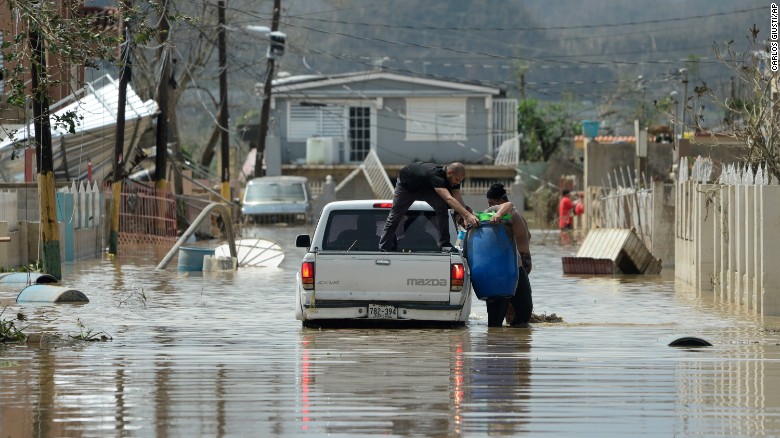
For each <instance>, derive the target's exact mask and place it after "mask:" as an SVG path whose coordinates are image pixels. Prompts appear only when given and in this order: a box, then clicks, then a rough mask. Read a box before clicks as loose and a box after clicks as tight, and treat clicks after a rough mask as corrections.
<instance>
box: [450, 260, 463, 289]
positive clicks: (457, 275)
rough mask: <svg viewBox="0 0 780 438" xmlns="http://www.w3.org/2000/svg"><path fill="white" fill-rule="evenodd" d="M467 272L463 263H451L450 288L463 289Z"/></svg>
mask: <svg viewBox="0 0 780 438" xmlns="http://www.w3.org/2000/svg"><path fill="white" fill-rule="evenodd" d="M465 277H466V272H465V271H464V269H463V263H453V264H451V265H450V290H451V291H452V292H460V291H461V290H463V279H464V278H465Z"/></svg>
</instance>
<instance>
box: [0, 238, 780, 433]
mask: <svg viewBox="0 0 780 438" xmlns="http://www.w3.org/2000/svg"><path fill="white" fill-rule="evenodd" d="M253 231H254V234H253V235H254V236H257V237H263V238H267V239H269V240H273V241H276V242H277V243H279V244H280V245H281V246H282V248H284V249H285V252H286V257H285V259H284V261H283V262H282V264H281V265H280V266H279V268H247V269H239V270H238V271H237V272H235V273H228V274H224V273H219V274H201V273H195V274H186V273H179V272H177V270H176V264H175V261H174V262H173V263H171V264H170V265H169V267H168V269H166V270H165V271H155V266H156V264H157V263H158V262H159V261H160V260H161V259H162V258H163V257H164V255H165V252H166V251H165V250H155V249H154V248H152V247H145V248H132V249H130V248H127V247H123V248H121V249H123V250H124V251H123V253H122V254H121V255H120V257H119V258H118V260H113V261H111V260H107V259H106V260H97V261H86V262H79V263H77V264H75V265H65V266H64V267H63V276H64V278H65V281H64V283H65V285H66V286H71V287H75V288H78V289H80V290H82V291H83V292H85V293H86V294H87V296H88V297H89V298H90V302H89V303H88V304H85V305H66V304H60V305H29V304H27V305H17V304H16V303H15V302H14V298H15V296H16V293H18V289H13V288H5V289H3V290H1V291H0V301H2V304H3V305H7V306H8V307H7V309H6V310H5V313H4V314H3V319H14V318H15V317H16V314H17V313H18V312H22V313H24V315H26V316H27V319H28V320H27V321H24V322H22V321H16V324H17V325H18V326H21V327H25V326H27V325H29V328H28V329H27V331H28V332H56V333H59V334H60V340H59V341H54V342H51V341H47V339H46V338H44V339H43V340H42V341H40V342H37V343H36V342H32V343H30V344H28V345H0V436H3V437H6V436H11V437H28V436H35V437H39V436H40V437H49V436H52V437H53V436H142V437H151V436H154V437H167V436H269V435H277V436H278V435H304V434H311V435H316V436H319V435H336V436H339V435H353V434H354V435H361V436H366V435H385V436H405V435H437V436H459V435H460V436H484V435H510V436H511V435H519V434H521V433H524V434H531V435H542V434H554V435H558V436H560V435H569V436H572V435H599V436H603V435H616V436H626V435H632V436H634V435H654V436H673V435H703V436H777V435H780V333H778V332H777V331H771V330H770V331H766V330H764V329H763V327H764V321H761V320H760V319H759V318H756V317H754V316H751V315H750V314H748V313H746V312H744V311H743V310H741V309H739V308H734V307H730V306H725V305H721V304H718V303H714V302H713V301H712V300H711V299H710V298H708V297H697V296H696V295H695V294H694V293H692V292H689V291H687V290H685V289H682V288H681V287H675V282H674V277H673V275H672V274H673V273H672V272H670V271H667V272H665V273H664V274H663V275H661V276H654V277H642V276H630V277H620V278H618V277H602V278H599V277H592V278H587V277H572V276H566V277H564V276H563V275H562V269H561V257H562V256H568V255H573V253H574V252H576V247H573V246H566V247H562V246H560V245H557V244H548V245H543V246H542V245H538V244H536V245H534V242H533V241H532V251H533V253H534V270H533V273H532V274H531V276H530V278H531V284H532V287H533V297H534V305H535V310H534V313H536V314H544V313H546V314H548V315H549V314H551V313H556V314H557V315H559V316H561V317H563V318H564V321H565V322H564V323H560V324H534V325H533V327H532V328H531V329H513V328H509V327H505V328H498V329H494V328H491V329H488V327H487V314H486V311H485V305H484V303H483V302H481V301H478V300H476V299H474V300H473V306H472V315H471V318H470V320H469V323H468V325H467V326H466V327H465V328H457V329H407V330H401V329H398V330H394V329H324V330H316V329H303V328H302V327H301V324H300V322H299V321H296V320H295V318H294V315H293V303H294V297H293V290H294V281H295V274H296V270H297V269H298V268H299V264H300V259H301V257H302V256H303V254H304V250H303V249H301V248H295V247H294V240H295V236H296V235H297V234H300V233H304V232H307V231H308V230H307V229H304V228H281V227H280V228H276V227H263V228H257V229H255V230H253ZM538 234H539V233H536V234H535V236H536V235H538ZM535 239H536V241H537V242H538V241H539V239H537V238H536V237H535ZM79 323H81V324H82V325H83V327H81V328H80V327H79ZM99 332H105V333H106V334H108V335H110V336H111V337H112V338H113V340H111V341H108V342H83V341H73V340H69V336H76V335H78V334H80V333H82V334H85V333H90V334H94V333H99ZM682 336H698V337H701V338H704V339H706V340H708V341H710V342H712V343H713V344H714V345H713V346H712V347H709V348H687V349H686V348H672V347H669V346H667V344H668V343H669V342H671V341H672V340H674V339H676V338H679V337H682Z"/></svg>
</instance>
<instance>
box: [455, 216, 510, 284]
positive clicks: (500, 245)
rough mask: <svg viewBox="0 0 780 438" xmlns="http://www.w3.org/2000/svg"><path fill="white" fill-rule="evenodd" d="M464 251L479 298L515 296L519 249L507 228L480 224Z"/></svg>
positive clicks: (501, 224) (488, 223)
mask: <svg viewBox="0 0 780 438" xmlns="http://www.w3.org/2000/svg"><path fill="white" fill-rule="evenodd" d="M464 251H465V253H466V259H467V260H468V263H469V269H470V271H471V286H472V287H473V288H474V293H475V294H476V295H477V298H479V299H480V300H487V299H488V298H510V297H512V296H513V295H514V294H515V288H516V287H517V277H518V271H517V249H515V240H514V237H513V236H512V234H511V232H510V228H509V227H508V226H507V225H505V224H503V223H498V224H494V223H492V222H489V221H482V222H480V225H479V227H476V228H472V229H470V230H469V232H468V234H466V245H465V248H464Z"/></svg>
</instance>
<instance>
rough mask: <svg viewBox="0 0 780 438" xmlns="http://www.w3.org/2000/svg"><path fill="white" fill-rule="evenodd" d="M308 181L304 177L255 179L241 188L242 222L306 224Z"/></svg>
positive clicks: (308, 212) (309, 204)
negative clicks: (242, 197) (242, 194)
mask: <svg viewBox="0 0 780 438" xmlns="http://www.w3.org/2000/svg"><path fill="white" fill-rule="evenodd" d="M310 193H311V192H310V191H309V181H308V179H306V177H303V176H264V177H260V178H254V179H252V180H251V181H249V183H248V184H247V186H246V188H245V189H244V199H243V201H242V203H241V215H242V217H243V219H244V222H245V223H250V224H252V223H257V224H259V223H279V222H288V223H306V222H308V221H310V219H311V195H310Z"/></svg>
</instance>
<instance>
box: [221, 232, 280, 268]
mask: <svg viewBox="0 0 780 438" xmlns="http://www.w3.org/2000/svg"><path fill="white" fill-rule="evenodd" d="M235 245H236V259H238V266H239V267H242V268H243V267H273V268H275V267H277V266H279V264H280V263H282V260H284V250H283V249H282V247H281V246H279V244H277V243H276V242H272V241H270V240H265V239H239V240H236V243H235ZM214 255H215V256H216V257H229V256H230V248H229V246H228V244H227V243H223V244H222V245H219V246H218V247H217V248H216V250H215V251H214Z"/></svg>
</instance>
